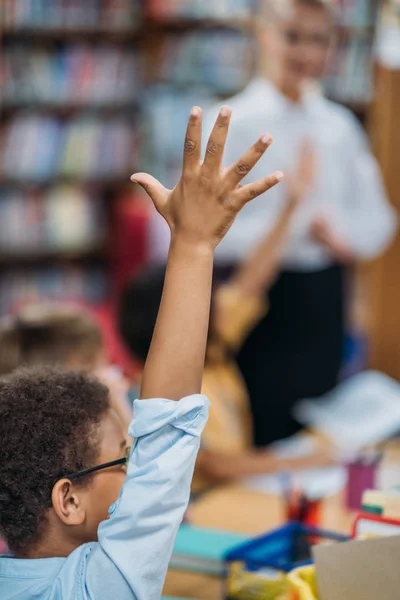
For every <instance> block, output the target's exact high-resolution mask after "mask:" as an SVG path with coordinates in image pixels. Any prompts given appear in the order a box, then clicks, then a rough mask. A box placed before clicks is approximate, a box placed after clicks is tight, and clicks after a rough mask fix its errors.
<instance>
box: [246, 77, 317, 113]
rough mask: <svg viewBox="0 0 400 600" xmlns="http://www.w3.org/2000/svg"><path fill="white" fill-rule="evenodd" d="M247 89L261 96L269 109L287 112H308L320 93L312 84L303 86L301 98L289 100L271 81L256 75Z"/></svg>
mask: <svg viewBox="0 0 400 600" xmlns="http://www.w3.org/2000/svg"><path fill="white" fill-rule="evenodd" d="M248 91H249V93H250V94H251V95H256V96H257V97H258V98H263V99H264V100H265V101H267V102H268V107H269V109H275V111H276V112H278V113H282V114H283V113H287V112H288V111H298V112H302V111H303V112H308V111H310V110H312V109H313V108H315V105H316V103H317V102H318V99H320V98H321V94H320V92H319V91H318V89H317V88H316V87H314V86H312V85H308V86H307V87H305V88H304V91H303V94H302V98H301V99H300V101H299V102H297V103H295V102H291V101H290V100H289V99H288V98H286V96H284V95H283V94H282V93H281V92H280V91H279V90H278V89H277V88H276V87H275V86H274V84H273V83H271V81H269V80H268V79H266V78H265V77H256V78H255V79H253V80H252V81H251V82H250V84H249V86H248Z"/></svg>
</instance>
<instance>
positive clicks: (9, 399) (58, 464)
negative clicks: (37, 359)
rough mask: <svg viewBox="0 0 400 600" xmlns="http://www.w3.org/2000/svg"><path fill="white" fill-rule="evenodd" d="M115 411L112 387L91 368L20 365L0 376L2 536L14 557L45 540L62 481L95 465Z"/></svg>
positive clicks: (0, 532) (85, 482)
mask: <svg viewBox="0 0 400 600" xmlns="http://www.w3.org/2000/svg"><path fill="white" fill-rule="evenodd" d="M108 408H109V396H108V389H107V388H106V386H104V385H103V384H101V383H100V382H99V381H97V379H94V378H91V377H89V376H88V375H86V374H84V373H79V372H63V371H60V370H57V369H49V368H35V369H21V370H17V371H15V372H14V373H13V374H12V375H10V376H9V377H7V378H2V379H0V440H1V446H2V449H1V456H0V535H2V536H3V537H4V539H5V540H6V542H7V544H8V546H9V548H10V550H11V551H12V552H13V553H14V554H17V555H21V556H23V555H24V553H25V551H26V549H27V548H29V547H31V546H32V545H34V544H35V543H36V542H37V541H38V540H39V538H40V536H41V533H42V529H43V526H44V524H45V521H46V514H47V512H48V510H49V509H50V508H51V492H52V488H53V486H54V483H55V482H56V480H57V479H58V478H59V477H60V476H62V475H63V474H65V473H71V472H74V471H79V470H81V469H84V468H85V467H88V466H91V465H93V464H94V463H95V460H96V458H97V455H98V443H99V440H98V436H97V429H98V426H99V423H100V420H101V417H102V415H103V414H104V413H105V412H106V411H107V409H108ZM81 483H82V484H83V485H84V484H87V483H88V479H87V478H84V481H82V482H81Z"/></svg>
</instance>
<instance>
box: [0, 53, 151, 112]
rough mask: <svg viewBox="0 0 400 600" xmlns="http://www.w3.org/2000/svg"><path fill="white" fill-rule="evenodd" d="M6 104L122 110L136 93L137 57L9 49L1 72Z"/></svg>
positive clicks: (134, 54) (120, 54) (130, 55)
mask: <svg viewBox="0 0 400 600" xmlns="http://www.w3.org/2000/svg"><path fill="white" fill-rule="evenodd" d="M1 70H2V71H3V74H2V75H1V79H2V80H3V82H4V84H3V100H4V102H5V104H6V105H7V104H11V105H16V106H19V105H22V106H24V105H31V104H37V103H49V104H55V105H75V106H80V105H87V104H90V105H91V106H93V107H96V106H97V105H114V104H115V105H121V104H123V103H132V102H133V101H134V98H135V96H136V95H137V93H138V85H139V82H138V73H139V66H138V60H137V54H136V53H134V52H133V51H129V50H126V49H122V48H118V47H114V46H112V45H110V44H108V45H107V44H101V45H98V46H96V47H95V48H94V47H90V46H87V45H85V44H71V45H69V46H66V47H65V48H63V49H58V50H49V49H48V48H34V49H33V50H32V52H29V53H27V52H26V49H25V48H24V47H23V46H21V45H20V44H11V45H9V46H7V47H6V49H5V52H4V56H3V60H2V66H1V65H0V73H1Z"/></svg>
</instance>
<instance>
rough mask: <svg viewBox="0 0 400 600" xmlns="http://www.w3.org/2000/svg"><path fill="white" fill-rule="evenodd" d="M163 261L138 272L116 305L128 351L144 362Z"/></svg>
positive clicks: (148, 345)
mask: <svg viewBox="0 0 400 600" xmlns="http://www.w3.org/2000/svg"><path fill="white" fill-rule="evenodd" d="M165 270H166V267H165V265H157V266H152V267H149V268H148V269H146V270H144V271H142V272H141V273H138V274H137V275H136V276H135V277H134V278H133V279H132V280H131V281H130V282H129V283H128V284H127V286H126V287H125V289H124V291H123V293H122V296H121V302H120V306H119V330H120V334H121V336H122V339H123V340H124V342H125V344H126V346H127V347H128V349H129V350H130V351H131V352H132V354H133V355H134V356H135V357H136V358H137V359H139V360H140V361H142V362H143V363H144V362H145V360H146V358H147V354H148V352H149V349H150V344H151V339H152V337H153V331H154V327H155V324H156V320H157V314H158V309H159V306H160V302H161V296H162V291H163V287H164V280H165Z"/></svg>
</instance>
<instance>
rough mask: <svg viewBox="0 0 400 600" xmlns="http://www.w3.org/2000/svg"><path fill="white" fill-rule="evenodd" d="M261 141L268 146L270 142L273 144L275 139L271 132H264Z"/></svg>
mask: <svg viewBox="0 0 400 600" xmlns="http://www.w3.org/2000/svg"><path fill="white" fill-rule="evenodd" d="M261 141H262V143H263V144H265V145H266V146H269V145H270V144H272V142H273V141H274V140H273V138H272V135H269V133H264V135H263V136H262V138H261Z"/></svg>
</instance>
